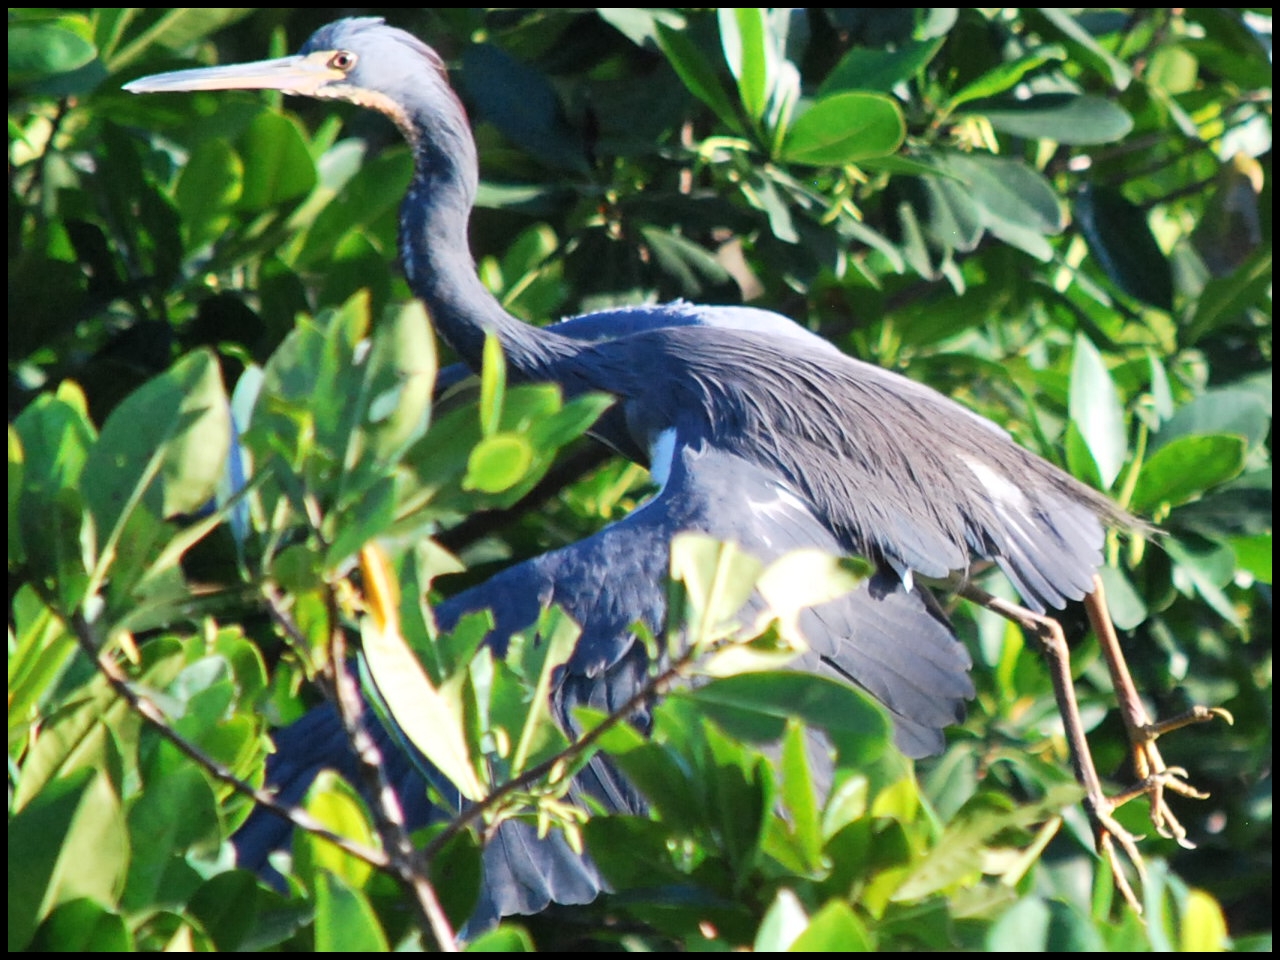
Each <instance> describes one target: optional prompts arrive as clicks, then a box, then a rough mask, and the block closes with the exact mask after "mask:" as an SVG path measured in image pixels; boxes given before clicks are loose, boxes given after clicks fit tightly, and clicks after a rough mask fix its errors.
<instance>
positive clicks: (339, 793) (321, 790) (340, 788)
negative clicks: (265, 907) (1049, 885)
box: [293, 718, 378, 890]
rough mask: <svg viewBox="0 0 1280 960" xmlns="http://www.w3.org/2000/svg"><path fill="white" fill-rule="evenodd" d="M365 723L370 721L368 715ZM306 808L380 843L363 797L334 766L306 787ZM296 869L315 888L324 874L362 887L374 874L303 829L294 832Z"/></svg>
mask: <svg viewBox="0 0 1280 960" xmlns="http://www.w3.org/2000/svg"><path fill="white" fill-rule="evenodd" d="M365 722H366V723H367V722H369V721H368V718H366V721H365ZM302 806H303V808H304V809H305V810H306V811H307V813H309V814H311V816H313V817H315V818H316V820H318V821H319V822H320V823H322V824H323V825H324V826H326V827H328V828H329V829H330V830H331V831H333V832H334V833H336V834H338V835H339V836H342V837H346V838H348V839H349V840H354V841H356V842H357V843H362V844H364V845H365V846H369V847H377V846H378V834H377V831H376V830H375V829H374V828H373V824H372V823H371V822H370V820H369V814H368V812H367V811H366V810H365V806H364V801H363V800H362V799H361V798H360V795H359V794H358V793H357V792H356V790H355V788H354V787H353V786H352V785H351V784H349V783H347V782H346V781H345V780H343V779H342V778H341V777H340V776H338V775H337V774H336V773H334V772H333V771H332V770H322V771H320V775H319V776H317V777H316V779H315V780H314V781H313V782H312V784H311V786H310V787H309V788H308V789H307V795H306V797H305V799H304V800H303V803H302ZM293 872H294V874H295V875H296V876H297V877H298V878H299V879H300V880H302V882H303V883H304V884H305V885H306V886H307V888H308V889H312V890H314V889H315V888H316V886H317V884H318V882H319V880H320V878H321V877H322V876H325V875H332V876H337V877H341V878H342V881H343V882H344V883H346V884H348V885H349V886H351V887H353V888H355V889H360V888H361V887H363V886H364V885H365V884H366V883H368V881H369V878H370V877H371V876H373V872H374V871H373V867H371V866H370V865H369V864H367V863H365V862H364V861H363V860H357V859H356V858H355V857H353V856H351V855H350V854H349V853H346V852H344V851H342V850H340V849H338V848H337V847H335V846H334V845H333V844H332V843H329V842H328V841H327V840H321V839H320V838H319V837H315V836H312V835H311V834H309V833H306V832H304V831H302V830H295V831H294V833H293Z"/></svg>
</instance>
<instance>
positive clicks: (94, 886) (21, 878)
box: [8, 767, 129, 950]
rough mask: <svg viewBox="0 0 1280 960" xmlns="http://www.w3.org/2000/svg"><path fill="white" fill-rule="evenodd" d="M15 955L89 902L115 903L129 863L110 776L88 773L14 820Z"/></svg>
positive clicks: (55, 784) (64, 782)
mask: <svg viewBox="0 0 1280 960" xmlns="http://www.w3.org/2000/svg"><path fill="white" fill-rule="evenodd" d="M8 847H9V851H8V852H9V871H10V872H9V949H10V950H21V949H22V948H23V947H25V946H27V944H28V943H30V941H31V937H32V936H33V935H34V933H35V930H36V927H37V925H38V924H39V923H40V921H42V920H43V919H44V918H45V917H46V916H48V915H49V913H50V912H52V910H53V908H54V907H56V906H58V905H59V904H62V903H70V902H71V901H73V900H78V899H80V898H82V897H87V898H89V899H91V900H96V901H97V902H99V903H114V902H115V899H116V897H117V896H118V895H119V893H120V890H121V888H122V887H123V885H124V878H125V871H126V870H127V868H128V863H129V836H128V832H127V830H126V828H125V822H124V815H123V812H122V811H121V809H120V799H119V797H118V796H117V795H116V792H115V790H114V789H113V787H112V786H111V781H110V779H109V778H108V777H107V776H106V774H104V773H102V772H99V771H95V770H91V769H89V768H86V767H82V768H80V769H79V770H76V771H74V772H72V773H70V774H68V775H67V776H65V777H61V778H59V779H57V780H54V781H52V782H50V783H49V784H47V785H46V786H45V788H44V789H43V790H41V791H40V793H39V794H38V795H37V796H36V797H35V798H34V799H33V800H32V801H31V802H30V803H29V804H27V806H26V807H25V808H24V809H22V810H21V811H19V812H18V813H17V814H16V815H14V816H12V817H11V818H10V820H9V838H8Z"/></svg>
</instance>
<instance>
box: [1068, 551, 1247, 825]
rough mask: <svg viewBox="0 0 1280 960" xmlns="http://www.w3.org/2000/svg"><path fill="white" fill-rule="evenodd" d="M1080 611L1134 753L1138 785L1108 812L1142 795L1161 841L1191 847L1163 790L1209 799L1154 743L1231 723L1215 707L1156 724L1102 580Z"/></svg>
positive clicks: (1199, 708) (1227, 715)
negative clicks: (1218, 721) (1217, 721)
mask: <svg viewBox="0 0 1280 960" xmlns="http://www.w3.org/2000/svg"><path fill="white" fill-rule="evenodd" d="M1084 605H1085V612H1086V613H1087V614H1088V615H1089V623H1090V624H1091V625H1092V626H1093V632H1094V634H1095V635H1096V636H1097V638H1098V645H1099V646H1100V647H1101V648H1102V654H1103V656H1104V657H1106V661H1107V669H1108V670H1109V671H1110V673H1111V684H1112V686H1113V687H1114V688H1115V694H1116V701H1117V702H1118V704H1119V706H1120V716H1121V718H1122V719H1123V721H1124V727H1125V731H1126V732H1127V733H1128V736H1129V743H1130V744H1131V747H1132V750H1133V766H1134V771H1135V772H1136V773H1137V776H1138V781H1137V783H1136V784H1135V785H1134V786H1133V787H1132V788H1131V789H1129V790H1127V791H1125V792H1124V793H1122V794H1119V795H1117V796H1115V797H1112V798H1111V803H1112V805H1113V807H1118V806H1120V804H1122V803H1125V802H1127V801H1129V800H1132V799H1133V798H1134V797H1138V796H1141V795H1143V794H1146V796H1147V797H1148V798H1149V799H1150V801H1151V822H1152V823H1153V824H1155V828H1156V830H1157V831H1158V832H1159V833H1160V835H1161V836H1162V837H1169V838H1171V839H1174V840H1177V841H1178V843H1179V844H1181V845H1182V846H1184V847H1190V846H1192V844H1191V843H1190V841H1188V840H1187V831H1186V828H1184V827H1183V826H1182V824H1181V823H1180V822H1179V821H1178V818H1177V817H1175V816H1174V815H1173V811H1172V810H1170V809H1169V806H1168V804H1167V803H1166V802H1165V798H1164V792H1165V790H1166V789H1168V790H1171V791H1172V792H1174V793H1176V794H1179V795H1181V796H1184V797H1194V798H1195V799H1197V800H1204V799H1206V798H1207V797H1208V796H1209V795H1208V794H1207V793H1202V792H1201V791H1199V790H1197V789H1196V788H1195V787H1193V786H1191V785H1190V784H1189V783H1187V782H1186V779H1185V778H1186V776H1187V771H1186V770H1184V769H1183V768H1181V767H1170V766H1168V765H1167V764H1165V762H1164V758H1163V757H1161V756H1160V750H1159V749H1158V748H1157V747H1156V740H1157V739H1158V738H1159V737H1160V736H1161V734H1165V733H1168V732H1170V731H1171V730H1179V729H1181V728H1182V727H1186V726H1189V725H1191V724H1193V723H1203V722H1205V721H1207V720H1212V719H1214V718H1215V717H1221V718H1222V719H1224V720H1226V721H1227V722H1228V723H1231V722H1232V718H1231V714H1230V713H1228V712H1227V711H1226V710H1223V709H1222V708H1220V707H1202V706H1198V705H1197V706H1195V707H1193V708H1192V709H1191V710H1189V711H1187V712H1186V713H1184V714H1181V715H1180V716H1177V717H1172V718H1170V719H1168V720H1161V721H1158V722H1157V721H1155V720H1152V719H1151V715H1150V714H1149V713H1147V708H1146V707H1145V706H1144V705H1143V703H1142V698H1141V697H1139V696H1138V690H1137V688H1136V687H1135V686H1134V683H1133V677H1132V676H1131V675H1130V673H1129V665H1128V663H1126V662H1125V658H1124V652H1123V651H1122V650H1121V649H1120V640H1119V638H1118V637H1117V636H1116V631H1115V626H1114V625H1113V624H1112V622H1111V614H1110V612H1109V611H1108V610H1107V598H1106V593H1105V592H1104V591H1103V588H1102V579H1101V578H1100V577H1098V576H1097V575H1095V576H1094V578H1093V592H1092V593H1091V594H1089V595H1088V596H1087V597H1085V598H1084Z"/></svg>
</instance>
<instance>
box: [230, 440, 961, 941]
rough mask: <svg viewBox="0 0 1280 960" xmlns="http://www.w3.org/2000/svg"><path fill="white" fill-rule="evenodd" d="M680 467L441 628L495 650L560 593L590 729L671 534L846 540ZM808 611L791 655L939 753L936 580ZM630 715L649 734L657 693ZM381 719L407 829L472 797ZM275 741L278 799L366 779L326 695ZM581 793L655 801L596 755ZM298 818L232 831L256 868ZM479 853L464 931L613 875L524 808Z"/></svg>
mask: <svg viewBox="0 0 1280 960" xmlns="http://www.w3.org/2000/svg"><path fill="white" fill-rule="evenodd" d="M672 467H673V469H672V472H671V475H670V476H669V477H668V478H667V482H666V483H665V484H664V486H663V487H662V489H661V490H659V491H658V493H657V494H655V495H654V496H653V497H652V498H651V499H650V500H648V501H647V502H646V503H645V504H644V505H642V506H641V507H639V508H638V509H636V510H634V511H632V512H631V513H630V514H628V515H627V516H626V517H625V518H623V519H622V520H619V521H617V522H615V523H613V524H611V525H609V526H607V527H605V528H604V529H603V530H601V531H599V532H598V533H596V534H594V535H592V536H590V537H587V538H585V539H584V540H581V541H578V542H576V543H573V544H570V545H569V546H566V547H562V548H560V549H558V550H553V551H550V552H548V553H545V554H542V555H540V556H536V557H533V558H532V559H529V560H525V561H524V562H522V563H519V564H516V565H515V566H512V567H508V568H507V569H506V570H503V571H502V572H500V573H498V574H497V575H495V576H493V577H491V578H490V579H488V580H486V581H484V582H483V583H481V584H479V585H477V586H475V587H472V588H470V589H468V590H465V591H463V592H461V593H459V594H455V595H454V596H452V597H450V598H448V599H447V600H445V601H444V602H442V603H440V604H438V605H437V606H436V608H435V611H434V612H435V619H436V623H437V626H438V627H439V628H440V629H442V630H445V631H449V630H452V629H453V628H455V627H456V626H457V624H458V621H459V620H460V619H461V617H462V616H463V615H465V614H467V613H472V612H478V611H483V610H489V611H492V616H493V626H492V629H491V630H490V631H489V633H488V635H487V636H486V638H485V639H486V642H487V643H489V644H490V646H491V647H492V648H493V650H494V653H495V655H497V656H502V655H504V654H505V652H506V648H507V643H508V641H509V639H510V637H511V636H512V635H513V634H514V633H516V632H519V631H523V630H526V629H528V628H530V627H532V626H533V625H535V624H536V623H537V622H538V619H539V616H540V615H541V613H542V611H544V610H545V609H547V608H548V607H550V606H551V605H552V604H556V605H559V606H560V607H561V608H562V609H563V610H564V611H565V612H566V613H567V614H568V615H569V616H570V617H572V618H573V620H574V621H575V622H576V623H577V624H578V625H579V626H580V627H581V630H582V633H581V636H580V637H579V639H578V642H577V645H576V647H575V649H574V652H573V654H572V655H571V657H570V658H569V661H568V662H567V663H566V664H565V666H564V668H563V669H562V670H560V671H557V674H556V677H555V679H554V680H553V689H552V690H551V693H550V697H551V706H552V712H553V715H554V716H555V718H556V720H557V722H558V723H559V724H560V726H561V728H562V729H564V730H565V732H566V733H568V734H570V735H571V736H577V735H578V734H579V733H580V732H581V731H580V729H579V725H578V722H577V720H576V719H575V716H574V711H575V710H576V709H577V708H578V707H580V706H590V707H594V708H595V709H597V710H600V711H604V712H608V713H612V712H614V711H616V710H618V709H619V708H620V707H621V706H622V705H623V704H625V703H626V702H627V701H628V700H630V699H631V698H632V697H633V695H634V694H635V693H636V692H637V691H639V690H641V688H642V687H643V686H644V684H645V682H646V679H647V677H648V671H649V667H650V663H649V656H648V652H647V651H646V648H645V644H644V641H643V638H642V636H641V635H640V632H639V631H638V630H637V628H636V625H637V624H640V625H642V626H643V628H644V629H647V630H649V631H650V632H651V633H652V634H654V635H658V634H659V633H660V632H661V631H662V629H663V627H664V621H665V614H666V571H667V569H668V561H669V552H670V543H671V540H672V538H673V537H674V536H675V535H676V534H677V533H683V532H689V531H695V532H698V533H703V534H706V535H709V536H712V537H714V538H716V539H718V540H723V541H727V542H733V543H736V544H737V545H738V546H739V547H740V549H742V550H743V551H745V552H747V553H749V554H752V555H754V556H756V557H757V558H758V559H760V560H763V561H771V560H774V559H776V558H778V557H780V556H782V555H784V554H787V553H789V552H791V551H793V550H796V549H801V548H804V549H810V550H820V551H823V552H824V553H827V554H829V555H839V554H840V553H841V550H840V548H839V545H838V543H837V542H836V540H835V538H834V537H833V536H832V535H831V533H830V532H829V531H827V530H826V528H825V527H824V526H823V525H822V524H821V523H820V522H819V521H818V520H817V518H816V517H815V516H814V515H813V513H812V511H810V510H809V509H808V508H807V506H806V505H805V504H804V503H803V502H801V501H799V500H797V499H796V498H794V497H790V496H788V495H786V494H784V493H782V492H781V491H778V490H777V489H776V488H775V486H774V484H773V483H772V481H771V478H770V477H769V475H768V473H767V472H766V471H764V470H762V469H761V468H760V467H757V466H755V465H753V464H751V463H749V462H745V461H742V460H741V459H740V458H737V457H734V456H733V455H732V454H728V453H726V452H724V451H722V450H720V449H718V448H717V447H715V446H714V445H711V444H706V443H703V444H699V445H690V446H686V447H683V448H681V449H680V450H679V452H678V453H677V454H676V456H675V457H674V458H673V461H672ZM744 489H745V490H747V491H750V492H751V495H752V496H758V497H760V498H761V499H760V500H759V501H758V502H757V510H756V512H755V513H754V514H752V515H751V516H749V517H744V516H743V515H741V513H740V512H738V511H736V510H733V509H728V510H726V509H724V505H725V504H730V505H732V504H734V503H736V502H737V500H738V499H739V497H740V496H741V494H742V491H743V490H744ZM761 602H762V601H761V598H760V597H758V596H756V597H753V599H752V600H751V602H749V603H748V605H747V606H746V607H745V608H744V609H743V611H741V613H740V614H739V620H740V621H741V622H742V623H743V625H744V626H748V625H750V624H752V623H754V622H755V619H756V616H757V614H758V613H760V612H761V606H760V605H761ZM798 625H799V628H800V631H801V633H802V634H803V636H804V637H805V639H806V641H807V647H806V649H805V650H804V651H803V652H802V653H801V654H800V655H799V656H798V657H797V658H796V660H795V661H794V662H793V663H791V664H790V665H789V668H790V669H796V670H802V671H806V672H809V673H817V674H822V675H826V676H831V677H836V678H843V679H845V680H848V681H850V682H852V683H854V684H855V685H857V686H858V687H860V688H862V689H863V690H865V691H866V692H868V693H870V694H871V695H872V696H873V697H875V698H876V700H878V701H879V702H880V703H881V704H882V705H883V706H884V707H885V709H886V710H887V711H888V713H889V716H890V718H891V720H892V723H893V729H894V737H895V740H896V743H897V746H898V748H899V749H900V750H902V752H903V753H905V754H907V755H908V756H911V757H922V756H927V755H931V754H934V753H937V752H939V751H940V749H941V748H942V746H943V743H944V739H943V732H942V731H943V730H944V729H945V728H946V727H949V726H952V725H954V724H956V723H958V722H960V720H962V719H963V716H964V708H965V703H966V701H967V700H969V699H970V698H971V697H972V696H973V692H974V691H973V685H972V682H971V680H970V678H969V672H968V671H969V667H970V665H971V661H970V658H969V654H968V651H967V649H966V648H965V647H964V645H963V644H961V643H960V642H959V640H958V639H957V638H956V636H955V633H954V631H953V629H952V626H951V624H950V622H949V621H948V620H947V618H946V616H945V614H944V613H943V612H942V610H941V608H940V606H939V605H938V604H937V602H936V601H935V600H934V599H933V597H932V596H931V595H930V594H929V593H928V592H927V591H924V590H921V589H915V590H908V589H906V588H905V587H904V586H903V585H902V583H901V582H900V581H899V580H898V579H897V578H896V577H894V576H892V575H887V574H877V575H875V576H872V577H871V578H870V579H868V580H864V581H862V582H861V583H860V584H859V585H858V586H857V587H856V588H855V589H854V590H853V591H851V592H849V593H847V594H844V595H843V596H840V597H836V598H834V599H831V600H827V601H826V602H824V603H822V604H820V605H817V606H813V607H810V608H807V609H805V610H803V611H802V612H801V614H800V616H799V622H798ZM906 638H910V641H909V642H907V639H906ZM629 719H630V721H631V722H632V723H633V724H635V725H636V726H637V727H639V728H640V729H641V730H644V731H646V732H647V730H648V726H649V713H648V708H647V706H646V707H642V708H641V709H640V710H639V711H638V712H637V713H636V714H635V715H633V716H631V717H630V718H629ZM373 732H374V734H375V737H376V738H377V739H378V740H379V743H380V746H381V748H382V750H381V752H382V754H383V762H384V764H385V766H386V773H387V777H388V780H389V781H390V782H391V783H392V784H394V785H395V786H396V792H397V796H398V797H399V798H400V800H401V803H402V805H403V807H404V814H405V820H406V823H407V825H408V826H409V828H410V829H417V828H419V827H421V826H424V825H426V824H428V823H430V822H433V821H435V820H437V819H441V818H443V817H447V816H449V815H451V814H453V813H456V812H457V811H458V810H460V809H461V808H462V807H463V806H464V804H463V800H462V798H461V796H460V795H458V793H457V791H456V790H454V791H451V790H450V787H449V784H448V782H447V781H444V780H442V778H441V777H440V776H438V775H435V774H430V773H429V774H428V775H426V776H424V774H423V772H422V771H424V770H427V771H432V769H433V768H431V767H430V764H429V763H428V761H426V759H425V758H423V757H421V756H418V755H416V754H415V752H414V751H413V749H412V747H411V746H409V745H407V744H405V743H402V742H398V741H397V740H396V739H395V738H393V736H392V734H391V733H390V732H389V731H387V730H386V729H385V728H383V727H381V726H375V727H374V731H373ZM275 743H276V753H275V754H274V755H273V756H272V758H271V760H270V761H269V765H268V770H267V782H268V783H270V784H272V785H273V786H274V787H275V788H276V790H277V796H278V798H279V799H281V800H283V801H286V802H297V801H298V800H300V799H301V798H302V797H303V796H304V795H305V793H306V789H307V787H308V786H309V785H310V783H311V782H312V781H313V780H314V778H315V777H316V775H317V774H319V772H320V771H321V770H323V769H333V770H337V771H338V772H339V773H341V774H343V775H344V776H345V777H346V778H347V779H348V780H349V781H350V782H352V783H356V784H359V783H361V780H360V779H359V777H358V776H357V770H356V766H355V757H354V755H353V754H352V753H351V750H350V748H349V746H348V745H347V737H346V732H345V730H344V729H343V726H342V724H341V722H340V719H339V717H338V714H337V712H336V711H335V710H334V709H333V708H332V707H331V706H328V705H325V706H321V707H318V708H315V709H313V710H312V711H311V712H309V713H308V714H306V715H304V717H303V718H302V719H301V720H299V721H298V722H296V723H295V724H293V725H292V726H290V727H287V728H285V729H284V730H282V731H279V732H277V734H276V735H275ZM810 753H811V755H812V756H811V761H812V767H813V770H814V777H815V781H816V782H815V787H816V789H817V790H819V792H825V789H826V787H827V786H828V785H829V783H828V781H829V778H830V775H831V758H830V755H829V752H828V751H827V750H825V749H824V747H823V746H822V745H821V743H820V742H815V746H814V748H813V749H811V751H810ZM411 754H414V756H413V759H412V761H411V760H410V755H411ZM427 780H430V782H431V783H432V785H433V786H435V788H436V789H437V790H438V791H440V792H441V793H442V794H444V795H445V797H446V799H447V804H448V805H447V806H446V807H445V808H438V807H434V806H432V805H431V804H430V803H429V802H428V801H427V798H426V796H427V795H426V781H427ZM571 796H572V797H574V798H576V799H578V800H579V801H580V802H583V801H586V800H587V799H588V798H590V800H592V801H594V802H596V803H597V804H599V805H600V806H601V807H603V808H604V809H605V810H608V811H610V812H612V813H629V814H642V813H644V812H646V811H647V809H648V804H647V802H646V800H645V798H644V797H643V796H642V795H640V794H639V793H638V792H637V791H636V789H635V788H634V787H633V786H631V785H630V784H629V783H628V782H627V781H626V780H625V779H624V778H623V777H622V776H621V774H620V773H619V772H618V770H617V769H616V768H615V767H614V766H613V765H612V764H611V763H610V762H609V760H608V758H607V757H604V756H602V755H596V756H595V757H593V758H592V759H591V761H590V762H589V763H588V765H587V767H586V768H585V769H584V770H583V771H582V772H581V773H580V774H579V775H578V776H577V777H576V778H575V781H574V784H573V788H572V791H571ZM290 831H291V825H290V824H288V823H286V822H285V821H284V820H282V819H280V818H278V817H276V816H274V815H271V814H270V813H268V812H266V811H263V810H258V811H255V812H254V814H253V815H251V817H250V818H249V820H248V821H247V822H246V824H245V825H244V826H243V827H242V828H241V829H240V830H239V831H238V832H237V834H236V836H235V838H234V843H235V846H236V850H237V862H238V863H239V864H240V865H241V866H244V867H247V868H249V869H254V870H259V871H260V870H262V869H263V867H264V866H265V865H266V862H267V856H268V855H269V854H270V853H271V852H272V851H273V850H276V849H281V848H283V847H285V846H286V845H287V843H288V841H289V836H290ZM483 856H484V884H483V886H482V889H481V895H480V901H479V903H478V904H477V906H476V908H475V910H474V912H473V913H472V914H471V916H470V918H469V921H468V924H467V929H466V931H465V933H466V934H468V935H472V934H474V933H477V932H480V931H482V930H484V929H486V928H487V927H488V926H490V925H491V924H492V923H494V922H495V921H497V920H498V919H500V918H501V917H504V916H510V915H513V914H534V913H539V912H541V911H542V910H543V909H545V908H546V907H547V906H548V905H549V904H551V903H557V904H564V905H573V904H580V903H586V902H589V901H591V900H593V899H595V897H596V896H597V895H598V893H599V892H600V891H601V890H602V889H603V882H602V881H601V879H600V877H599V875H598V873H597V872H596V870H595V867H594V865H593V864H592V862H591V860H590V858H589V857H584V856H582V855H580V854H578V853H575V852H574V851H573V850H572V849H571V848H570V847H569V845H568V844H567V842H566V841H565V840H564V838H563V836H562V835H560V834H558V833H552V834H549V835H548V836H547V837H544V838H539V837H537V832H536V830H535V829H534V827H533V826H532V825H530V824H528V823H525V822H523V821H519V820H506V821H504V822H502V823H501V824H500V825H499V827H498V829H497V830H496V831H495V832H494V834H493V835H492V837H491V838H490V839H489V841H488V843H487V844H486V846H485V848H484V852H483Z"/></svg>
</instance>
